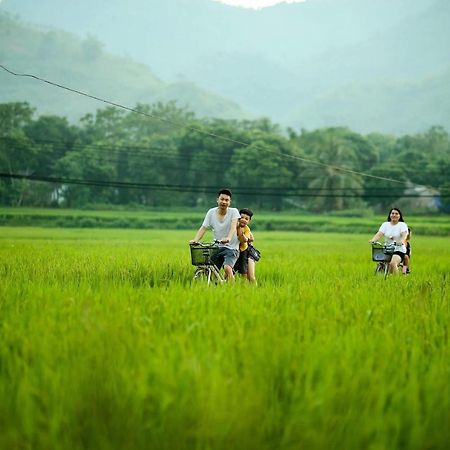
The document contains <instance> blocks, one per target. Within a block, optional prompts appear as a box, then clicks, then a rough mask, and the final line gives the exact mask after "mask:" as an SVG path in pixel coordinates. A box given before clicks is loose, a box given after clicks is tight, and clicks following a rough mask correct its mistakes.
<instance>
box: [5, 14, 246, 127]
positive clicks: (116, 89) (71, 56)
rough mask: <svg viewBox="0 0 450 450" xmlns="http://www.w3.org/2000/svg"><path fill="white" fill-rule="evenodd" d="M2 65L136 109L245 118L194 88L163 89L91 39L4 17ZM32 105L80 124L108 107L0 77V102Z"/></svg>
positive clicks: (41, 85)
mask: <svg viewBox="0 0 450 450" xmlns="http://www.w3.org/2000/svg"><path fill="white" fill-rule="evenodd" d="M0 41H1V43H2V45H1V47H0V60H1V63H2V64H4V65H6V66H7V67H8V68H11V69H12V70H13V71H16V72H21V73H22V72H24V73H31V74H34V75H36V76H38V77H39V78H43V79H48V80H50V81H52V82H55V83H58V84H61V85H63V86H67V87H69V88H73V89H76V90H80V91H82V92H85V93H87V94H91V95H95V96H96V97H100V98H104V99H106V100H109V101H112V102H115V103H120V104H123V105H125V106H127V107H134V106H135V105H136V104H137V103H147V104H151V103H155V102H158V101H162V102H169V101H176V102H177V105H178V106H179V107H186V108H188V109H189V110H191V111H194V112H195V113H197V114H198V115H199V116H201V117H206V116H214V117H220V118H227V119H230V118H243V117H247V116H248V115H246V114H244V113H243V111H242V110H241V109H240V108H239V106H238V105H237V104H236V103H233V102H231V101H229V100H226V99H224V98H222V97H220V96H219V95H217V94H213V93H210V92H207V91H206V90H205V89H201V88H199V87H198V86H196V85H195V84H194V83H186V82H184V83H181V82H180V83H165V82H163V81H161V80H160V79H159V78H157V77H156V76H155V75H154V74H153V73H152V72H151V70H150V69H149V68H148V66H145V65H143V64H138V63H136V62H135V61H132V60H131V59H130V58H126V57H117V56H113V55H111V54H109V53H107V52H105V51H104V50H103V46H102V44H101V43H100V42H99V41H97V40H96V39H95V38H93V37H87V38H86V39H81V38H79V37H77V36H75V35H73V34H71V33H67V32H62V31H59V30H56V29H47V28H42V27H41V28H37V27H34V26H30V25H24V24H23V23H20V22H18V21H17V20H14V19H12V18H11V17H9V16H8V15H6V14H5V13H1V12H0ZM10 101H28V102H29V103H30V104H31V105H32V106H35V107H37V108H38V111H39V112H40V113H45V114H56V115H63V116H66V117H68V118H70V119H78V118H80V117H81V116H83V115H85V114H86V113H88V112H93V111H95V110H96V109H98V108H101V107H104V106H106V104H102V103H101V102H98V101H95V100H93V99H90V98H87V97H83V96H79V95H76V94H74V93H72V92H69V91H67V90H61V89H58V88H55V87H52V86H50V85H49V84H45V83H42V82H39V81H36V80H33V79H31V78H22V77H13V76H12V75H10V74H7V73H6V72H4V71H0V102H10Z"/></svg>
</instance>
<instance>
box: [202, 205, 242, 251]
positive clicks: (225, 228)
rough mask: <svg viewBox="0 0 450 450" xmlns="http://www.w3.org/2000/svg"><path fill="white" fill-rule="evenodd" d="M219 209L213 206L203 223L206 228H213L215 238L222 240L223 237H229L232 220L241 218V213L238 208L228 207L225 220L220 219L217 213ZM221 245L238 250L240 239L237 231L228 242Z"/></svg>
mask: <svg viewBox="0 0 450 450" xmlns="http://www.w3.org/2000/svg"><path fill="white" fill-rule="evenodd" d="M218 209H219V208H218V207H216V208H211V209H210V210H209V211H208V212H207V213H206V216H205V220H204V221H203V223H202V225H203V226H204V227H205V228H209V229H211V230H213V233H214V239H215V240H216V241H221V240H222V239H226V238H227V237H228V233H229V232H230V227H231V221H232V220H233V219H239V218H240V217H241V215H240V214H239V211H238V209H237V208H228V210H227V213H226V214H225V217H224V218H223V220H220V219H219V216H218V215H217V211H218ZM219 245H221V246H223V247H228V248H231V249H233V250H238V249H239V239H238V237H237V234H236V233H235V235H234V236H233V238H232V239H231V241H230V242H229V243H228V244H219Z"/></svg>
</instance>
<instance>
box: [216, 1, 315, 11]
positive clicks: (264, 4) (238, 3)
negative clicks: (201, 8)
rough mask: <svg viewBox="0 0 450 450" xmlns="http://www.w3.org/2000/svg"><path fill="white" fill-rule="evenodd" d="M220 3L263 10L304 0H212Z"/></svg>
mask: <svg viewBox="0 0 450 450" xmlns="http://www.w3.org/2000/svg"><path fill="white" fill-rule="evenodd" d="M214 1H216V2H220V3H226V4H227V5H233V6H242V7H244V8H253V9H258V8H265V7H267V6H273V5H276V4H277V3H300V2H304V1H306V0H214Z"/></svg>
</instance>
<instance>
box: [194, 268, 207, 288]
mask: <svg viewBox="0 0 450 450" xmlns="http://www.w3.org/2000/svg"><path fill="white" fill-rule="evenodd" d="M193 281H195V282H196V283H205V284H209V283H210V282H211V270H210V269H208V268H206V267H202V268H199V269H197V270H196V271H195V273H194V278H193Z"/></svg>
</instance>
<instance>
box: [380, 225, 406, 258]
mask: <svg viewBox="0 0 450 450" xmlns="http://www.w3.org/2000/svg"><path fill="white" fill-rule="evenodd" d="M379 231H381V232H382V233H383V234H384V242H386V243H388V244H389V243H391V242H394V241H395V242H396V243H397V245H396V246H395V251H396V252H403V253H406V246H405V245H404V244H400V242H401V241H402V238H401V234H402V233H407V232H408V225H406V223H405V222H398V223H396V224H395V225H392V224H391V222H384V223H383V224H381V227H380V230H379ZM391 236H392V239H391Z"/></svg>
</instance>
